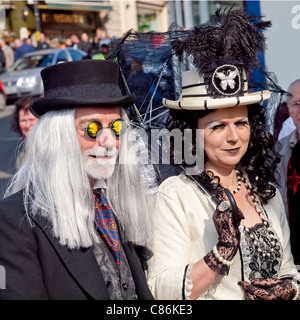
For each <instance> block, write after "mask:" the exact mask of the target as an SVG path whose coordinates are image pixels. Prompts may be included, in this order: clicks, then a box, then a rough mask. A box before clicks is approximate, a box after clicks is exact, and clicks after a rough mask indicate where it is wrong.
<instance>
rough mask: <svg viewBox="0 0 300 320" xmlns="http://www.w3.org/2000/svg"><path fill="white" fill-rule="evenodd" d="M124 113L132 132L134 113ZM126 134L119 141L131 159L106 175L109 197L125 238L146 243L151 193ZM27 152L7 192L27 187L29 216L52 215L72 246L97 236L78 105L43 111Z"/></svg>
mask: <svg viewBox="0 0 300 320" xmlns="http://www.w3.org/2000/svg"><path fill="white" fill-rule="evenodd" d="M121 116H122V118H123V119H124V120H125V121H126V122H127V124H128V126H129V128H128V129H129V132H130V129H131V128H130V125H129V119H128V117H127V114H126V112H125V111H124V110H122V108H121ZM127 136H128V135H127V134H126V135H125V137H122V141H121V144H120V154H122V155H123V157H124V155H125V157H126V160H127V161H126V163H125V164H119V163H118V162H117V164H116V167H115V170H114V173H113V175H112V177H111V178H110V179H109V180H108V181H107V198H108V201H109V203H110V205H111V207H112V209H113V211H114V213H115V215H116V217H117V220H118V223H119V226H120V231H121V235H122V237H123V239H124V240H126V241H131V242H133V243H144V242H146V241H147V240H148V238H149V236H150V233H149V231H151V229H152V227H151V223H152V222H151V221H152V219H151V217H150V216H151V212H152V205H151V203H152V201H151V199H152V196H151V192H150V191H149V190H147V184H145V183H144V182H145V181H143V179H142V177H141V168H140V164H136V163H137V161H135V157H136V149H135V148H134V147H132V146H133V144H134V142H133V141H129V142H128V143H127V142H126V139H127V138H126V137H127ZM123 142H124V143H123ZM125 142H126V143H125ZM126 147H129V148H128V149H127V148H126ZM25 152H26V159H25V162H24V164H23V166H22V167H21V168H20V170H19V171H18V172H17V173H16V174H15V175H14V177H13V178H12V182H11V184H10V186H9V188H8V190H7V192H6V195H5V196H8V195H9V194H12V193H14V192H17V191H19V190H21V189H23V193H24V204H25V209H26V213H27V215H28V217H30V216H32V217H34V216H35V215H42V216H44V217H45V218H47V219H48V220H49V221H50V222H51V223H52V225H53V235H54V236H55V237H57V238H58V239H59V242H60V244H61V245H67V246H68V247H69V248H71V249H72V248H80V247H90V246H92V245H93V243H94V242H98V241H99V236H98V235H97V232H96V229H95V225H94V205H93V194H92V189H91V186H90V183H89V179H88V176H87V173H86V171H85V169H84V164H83V158H82V153H81V149H80V146H79V142H78V138H77V134H76V129H75V109H67V110H60V111H50V112H47V113H46V114H45V115H43V117H41V119H40V120H39V121H38V122H37V123H36V124H35V125H34V127H33V128H32V129H31V131H30V133H29V135H28V137H27V139H26V142H25Z"/></svg>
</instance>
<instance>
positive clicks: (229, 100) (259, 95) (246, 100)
mask: <svg viewBox="0 0 300 320" xmlns="http://www.w3.org/2000/svg"><path fill="white" fill-rule="evenodd" d="M220 68H221V67H220ZM217 69H218V68H217ZM217 69H216V71H215V72H214V74H213V77H212V85H213V86H214V88H215V90H216V91H218V93H219V95H217V96H215V97H212V96H211V95H210V94H209V93H208V92H207V88H206V85H205V83H204V78H203V76H201V75H200V74H199V72H198V71H197V70H190V71H185V72H183V73H182V92H181V94H180V97H179V99H178V100H175V101H174V100H168V99H165V98H164V99H163V105H165V106H166V107H168V108H171V109H184V110H207V109H219V108H229V107H234V106H237V105H249V104H255V103H259V102H262V101H265V100H267V99H269V98H270V96H271V93H270V91H269V90H262V91H257V92H251V93H249V92H248V82H247V81H246V80H243V79H246V76H245V73H244V72H243V74H242V75H241V74H240V73H239V71H238V69H237V68H236V67H234V66H232V65H223V66H222V68H221V69H219V70H217ZM230 74H232V75H233V76H230ZM239 86H241V87H242V88H238V87H239ZM227 88H228V89H227ZM231 88H232V90H231ZM235 92H236V93H235Z"/></svg>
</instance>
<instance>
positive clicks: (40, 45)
mask: <svg viewBox="0 0 300 320" xmlns="http://www.w3.org/2000/svg"><path fill="white" fill-rule="evenodd" d="M48 48H50V46H49V43H48V42H47V41H46V37H45V34H44V33H43V32H41V33H40V40H39V41H38V44H37V50H42V49H48Z"/></svg>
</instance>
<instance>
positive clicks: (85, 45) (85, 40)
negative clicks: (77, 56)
mask: <svg viewBox="0 0 300 320" xmlns="http://www.w3.org/2000/svg"><path fill="white" fill-rule="evenodd" d="M91 48H92V44H91V43H90V41H89V36H88V34H87V33H86V32H83V33H82V34H81V40H80V42H79V44H78V49H81V50H83V51H85V52H87V53H90V51H91Z"/></svg>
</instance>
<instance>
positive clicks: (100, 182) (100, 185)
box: [93, 179, 106, 190]
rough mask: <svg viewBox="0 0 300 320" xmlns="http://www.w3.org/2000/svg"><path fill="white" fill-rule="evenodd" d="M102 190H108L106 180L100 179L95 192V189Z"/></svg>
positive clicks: (94, 187) (96, 183)
mask: <svg viewBox="0 0 300 320" xmlns="http://www.w3.org/2000/svg"><path fill="white" fill-rule="evenodd" d="M100 188H104V189H106V180H104V179H99V180H97V181H96V182H95V184H94V186H93V190H94V189H100Z"/></svg>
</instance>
